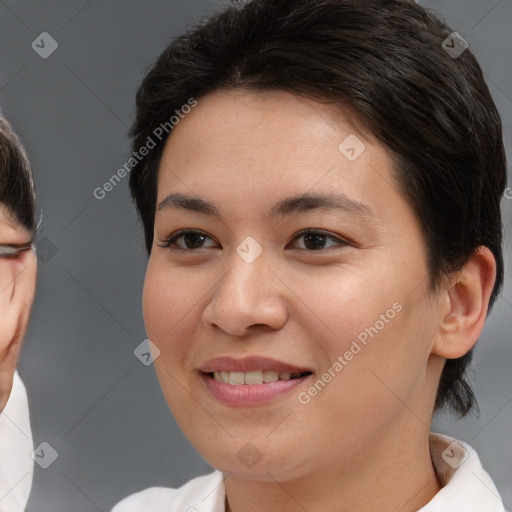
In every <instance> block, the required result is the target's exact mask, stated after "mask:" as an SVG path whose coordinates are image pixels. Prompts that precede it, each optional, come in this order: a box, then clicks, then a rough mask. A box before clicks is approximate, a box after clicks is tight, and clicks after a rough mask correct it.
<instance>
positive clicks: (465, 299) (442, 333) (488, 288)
mask: <svg viewBox="0 0 512 512" xmlns="http://www.w3.org/2000/svg"><path fill="white" fill-rule="evenodd" d="M495 281H496V260H495V259H494V256H493V254H492V252H491V251H490V250H489V249H488V248H487V247H484V246H480V247H478V248H477V249H476V250H475V251H474V253H473V255H472V256H471V258H470V259H469V261H468V262H467V263H466V264H465V265H464V267H463V268H462V269H461V270H460V271H459V272H457V273H456V275H454V276H452V277H451V278H449V280H448V285H447V286H446V288H445V289H444V291H443V292H442V293H443V307H442V312H441V323H440V327H439V336H438V337H437V338H436V341H435V343H434V346H433V347H432V353H433V354H435V355H438V356H441V357H444V358H447V359H457V358H459V357H462V356H463V355H465V354H466V353H467V352H469V351H470V350H471V349H472V348H473V346H474V345H475V343H476V341H477V339H478V337H479V336H480V333H481V332H482V329H483V327H484V323H485V320H486V317H487V311H488V308H489V298H490V297H491V293H492V290H493V287H494V283H495Z"/></svg>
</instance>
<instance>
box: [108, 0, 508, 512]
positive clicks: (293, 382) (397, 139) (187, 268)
mask: <svg viewBox="0 0 512 512" xmlns="http://www.w3.org/2000/svg"><path fill="white" fill-rule="evenodd" d="M171 130H172V135H171ZM132 135H133V144H132V148H133V153H132V156H133V168H132V171H131V177H130V187H131V192H132V195H133V197H134V199H135V202H136V205H137V208H138V211H139V214H140V217H141V219H142V222H143V225H144V231H145V241H146V248H147V251H148V254H149V262H148V268H147V274H146V280H145V285H144V293H143V313H144V320H145V325H146V329H147V332H148V336H149V338H150V339H151V341H152V347H153V350H154V356H153V357H154V358H155V368H156V371H157V374H158V378H159V381H160V385H161V387H162V390H163V393H164V395H165V397H166V400H167V402H168V404H169V407H170V408H171V410H172V412H173V413H174V415H175V417H176V420H177V421H178V423H179V424H180V426H181V428H182V430H183V431H184V433H185V434H186V435H187V437H188V439H189V440H190V441H191V443H192V444H193V445H194V446H195V447H196V448H197V450H198V451H199V452H200V453H201V455H202V456H203V457H204V458H205V459H206V460H207V461H208V463H210V464H211V465H212V466H213V467H214V468H216V470H215V471H214V472H213V473H212V474H210V475H207V476H203V477H199V478H196V479H194V480H192V481H190V482H188V483H187V484H186V485H184V486H183V487H181V488H180V489H162V488H153V489H148V490H146V491H143V492H141V493H138V494H135V495H133V496H130V497H128V498H127V499H126V500H124V501H123V502H121V503H120V504H118V505H117V506H116V507H115V508H114V512H128V511H147V510H151V511H153V512H155V511H160V510H161V511H164V510H165V511H168V512H170V511H175V510H176V511H178V510H200V511H202V512H203V511H216V512H217V511H223V510H226V511H231V512H245V511H253V510H265V511H274V510H276V511H277V510H280V511H282V510H308V511H309V512H314V511H317V510H340V511H341V510H347V511H348V510H350V511H367V510H381V511H394V512H396V511H397V510H401V511H403V512H408V511H410V512H412V511H417V510H421V511H423V512H434V511H440V510H443V511H447V510H457V511H459V512H460V511H465V512H469V511H475V512H476V511H482V510H485V511H488V512H491V511H503V510H504V508H503V505H502V503H501V500H500V498H499V494H498V492H497V490H496V488H495V486H494V484H493V482H492V481H491V479H490V477H489V475H488V474H487V473H486V472H485V471H484V469H483V468H482V466H481V464H480V462H479V459H478V456H477V455H476V453H475V452H474V450H473V449H472V448H471V447H470V446H468V445H467V444H465V443H463V442H459V441H456V440H454V439H451V438H448V437H446V436H441V435H438V434H433V433H430V423H431V420H432V416H433V414H434V412H435V411H438V410H440V409H442V408H445V407H446V408H448V407H449V408H452V409H453V410H454V411H456V412H457V413H459V415H460V416H463V415H465V414H467V413H468V412H469V411H470V410H471V409H472V407H474V405H475V404H474V401H475V400H474V395H473V392H472V390H471V387H470V386H469V384H468V381H467V380H466V370H467V367H468V365H469V363H470V360H471V353H472V352H471V351H472V348H473V346H474V345H475V343H476V341H477V339H478V337H479V335H480V333H481V331H482V328H483V326H484V322H485V319H486V316H487V314H488V312H489V308H490V307H491V306H492V304H493V302H494V301H495V299H496V297H497V294H498V293H499V290H500V287H501V285H502V281H503V258H502V249H501V239H502V232H501V229H502V228H501V213H500V199H501V197H502V194H503V192H504V189H505V184H506V166H505V154H504V148H503V142H502V133H501V123H500V119H499V115H498V113H497V110H496V107H495V105H494V103H493V100H492V98H491V96H490V93H489V91H488V88H487V86H486V85H485V82H484V80H483V76H482V72H481V69H480V67H479V65H478V63H477V62H476V60H475V57H474V56H473V55H472V53H471V51H470V50H469V49H468V47H467V44H466V42H465V41H464V40H463V39H462V38H461V37H460V36H459V35H458V34H456V33H454V32H453V31H452V30H451V29H450V28H449V27H447V26H446V25H445V24H443V23H442V22H441V21H439V20H438V19H437V18H436V17H434V16H433V15H432V14H431V13H429V12H427V11H426V10H425V9H424V8H422V7H420V6H418V5H416V4H415V3H414V2H412V1H407V0H386V1H380V0H379V1H378V0H369V1H368V2H360V1H359V0H325V1H323V2H316V1H314V0H292V1H286V2H283V1H282V0H253V1H249V2H247V3H246V4H245V5H244V6H243V7H230V8H227V9H226V10H225V11H223V12H220V13H218V14H217V15H214V16H212V18H211V19H209V20H208V21H207V22H206V23H204V24H202V25H200V26H198V27H196V28H195V29H194V30H192V31H190V32H189V33H187V34H185V35H183V36H181V37H179V38H177V39H176V40H175V41H174V42H173V43H172V44H171V45H170V46H169V47H168V48H167V49H166V50H165V51H164V53H163V54H162V55H161V56H160V58H159V59H158V61H157V62H156V64H155V65H154V66H153V68H152V69H151V70H150V72H149V73H148V74H147V76H146V77H145V79H144V81H143V84H142V86H141V88H140V90H139V92H138V95H137V118H136V121H135V124H134V127H133V129H132ZM149 142H151V145H150V144H149ZM155 142H157V144H156V147H154V146H155V144H154V143H155Z"/></svg>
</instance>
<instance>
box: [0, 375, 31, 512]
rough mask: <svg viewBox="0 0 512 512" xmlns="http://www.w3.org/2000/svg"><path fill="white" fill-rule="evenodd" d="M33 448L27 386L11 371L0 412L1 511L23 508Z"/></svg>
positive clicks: (27, 493) (26, 498)
mask: <svg viewBox="0 0 512 512" xmlns="http://www.w3.org/2000/svg"><path fill="white" fill-rule="evenodd" d="M33 449H34V445H33V441H32V430H31V428H30V416H29V411H28V398H27V390H26V389H25V385H24V384H23V382H22V380H21V378H20V376H19V375H18V372H15V373H14V381H13V384H12V390H11V394H10V396H9V400H8V401H7V405H6V406H5V408H4V410H3V411H2V412H1V413H0V512H23V511H24V510H25V507H26V505H27V501H28V495H29V494H30V488H31V486H32V476H33V472H34V465H33V464H34V462H33V460H32V457H31V453H32V450H33Z"/></svg>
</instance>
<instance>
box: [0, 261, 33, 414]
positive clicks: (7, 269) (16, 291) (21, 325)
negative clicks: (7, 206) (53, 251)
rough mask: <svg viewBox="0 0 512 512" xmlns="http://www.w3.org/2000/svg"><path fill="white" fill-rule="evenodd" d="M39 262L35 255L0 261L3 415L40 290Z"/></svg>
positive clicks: (0, 405)
mask: <svg viewBox="0 0 512 512" xmlns="http://www.w3.org/2000/svg"><path fill="white" fill-rule="evenodd" d="M36 272H37V260H36V255H35V253H34V252H33V251H26V252H24V253H22V254H20V255H19V256H18V257H16V258H0V412H1V411H2V410H3V408H4V407H5V404H6V403H7V400H8V398H9V394H10V392H11V387H12V379H13V376H14V371H15V369H16V364H17V362H18V356H19V353H20V349H21V344H22V341H23V337H24V335H25V331H26V328H27V324H28V318H29V315H30V309H31V307H32V302H33V300H34V293H35V286H36Z"/></svg>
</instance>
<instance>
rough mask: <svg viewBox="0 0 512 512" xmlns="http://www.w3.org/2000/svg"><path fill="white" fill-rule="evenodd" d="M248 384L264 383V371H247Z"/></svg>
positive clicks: (246, 381) (246, 379) (246, 380)
mask: <svg viewBox="0 0 512 512" xmlns="http://www.w3.org/2000/svg"><path fill="white" fill-rule="evenodd" d="M245 383H246V384H263V372H262V371H261V370H255V371H252V372H246V373H245Z"/></svg>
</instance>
